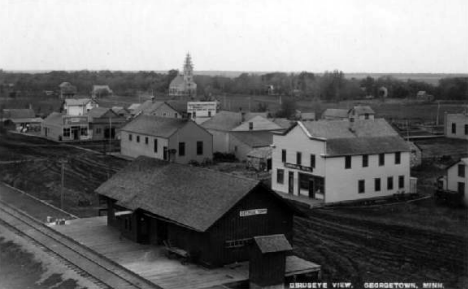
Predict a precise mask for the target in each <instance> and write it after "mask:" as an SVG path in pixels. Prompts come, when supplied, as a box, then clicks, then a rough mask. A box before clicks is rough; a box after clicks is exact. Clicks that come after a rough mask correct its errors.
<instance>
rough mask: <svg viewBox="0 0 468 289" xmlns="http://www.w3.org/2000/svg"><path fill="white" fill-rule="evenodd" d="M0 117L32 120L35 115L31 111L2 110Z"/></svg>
mask: <svg viewBox="0 0 468 289" xmlns="http://www.w3.org/2000/svg"><path fill="white" fill-rule="evenodd" d="M2 117H3V118H4V119H15V118H34V117H36V114H35V113H34V110H32V109H4V110H3V114H2Z"/></svg>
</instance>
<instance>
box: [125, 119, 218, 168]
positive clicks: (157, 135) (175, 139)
mask: <svg viewBox="0 0 468 289" xmlns="http://www.w3.org/2000/svg"><path fill="white" fill-rule="evenodd" d="M120 148H121V153H122V155H125V156H129V157H133V158H136V157H138V156H148V157H153V158H158V159H161V160H169V161H175V162H177V163H183V164H186V163H189V162H190V161H197V162H203V161H205V160H207V159H212V158H213V136H212V135H211V134H210V133H209V132H208V131H206V130H205V129H204V128H202V127H201V126H199V125H197V124H196V123H195V122H193V121H191V120H188V119H180V118H169V117H158V116H153V115H146V114H143V115H140V116H138V117H137V118H135V119H134V120H132V121H131V122H130V123H128V124H126V125H125V126H124V127H123V128H122V129H121V141H120Z"/></svg>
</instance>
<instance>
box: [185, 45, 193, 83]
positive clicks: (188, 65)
mask: <svg viewBox="0 0 468 289" xmlns="http://www.w3.org/2000/svg"><path fill="white" fill-rule="evenodd" d="M184 78H185V81H189V82H191V81H193V64H192V57H190V53H188V52H187V56H186V57H185V63H184Z"/></svg>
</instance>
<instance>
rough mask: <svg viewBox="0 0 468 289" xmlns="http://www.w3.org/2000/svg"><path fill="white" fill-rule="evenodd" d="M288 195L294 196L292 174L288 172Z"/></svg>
mask: <svg viewBox="0 0 468 289" xmlns="http://www.w3.org/2000/svg"><path fill="white" fill-rule="evenodd" d="M288 186H289V187H288V193H290V194H291V195H292V194H294V172H289V180H288Z"/></svg>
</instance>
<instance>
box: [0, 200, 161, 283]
mask: <svg viewBox="0 0 468 289" xmlns="http://www.w3.org/2000/svg"><path fill="white" fill-rule="evenodd" d="M0 224H2V225H4V226H5V227H7V228H8V229H10V230H11V231H13V232H14V233H16V234H18V235H20V236H23V237H25V238H26V239H28V240H30V241H31V242H32V243H33V244H34V245H36V246H38V247H40V248H43V249H45V250H46V251H48V252H49V253H51V254H52V255H54V256H55V257H57V258H58V259H59V260H60V261H62V262H63V263H64V264H65V265H66V266H67V267H69V268H70V269H72V270H74V271H75V272H77V273H78V274H79V275H81V276H84V277H86V278H88V279H90V280H91V281H93V282H94V283H95V284H96V285H98V286H99V287H101V288H112V289H161V287H159V286H157V285H156V284H154V283H151V282H150V281H148V280H146V279H144V278H143V277H141V276H139V275H137V274H136V273H134V272H132V271H130V270H128V269H126V268H124V267H122V266H120V265H119V264H117V263H115V262H114V261H112V260H110V259H108V258H106V257H104V256H102V255H100V254H98V253H96V252H94V251H92V250H90V249H89V248H87V247H85V246H83V245H81V244H79V243H78V242H76V241H74V240H73V239H71V238H69V237H67V236H64V235H62V234H60V233H59V232H57V231H55V230H53V229H51V228H49V227H47V226H46V225H44V224H42V223H41V222H39V221H38V220H36V219H34V218H33V217H31V216H29V215H27V214H26V213H24V212H21V211H19V210H17V209H15V208H13V207H11V206H9V205H8V204H6V203H5V202H3V201H0Z"/></svg>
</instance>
